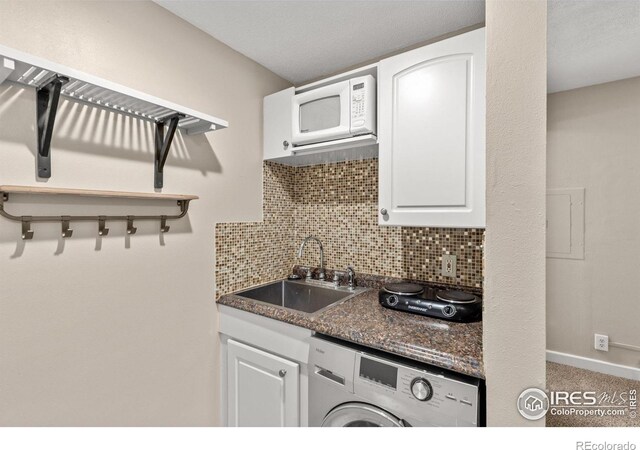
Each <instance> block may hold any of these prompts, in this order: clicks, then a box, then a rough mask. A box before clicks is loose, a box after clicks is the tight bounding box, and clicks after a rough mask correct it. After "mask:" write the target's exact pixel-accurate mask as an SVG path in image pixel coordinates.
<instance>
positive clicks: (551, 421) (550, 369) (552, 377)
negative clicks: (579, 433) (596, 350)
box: [547, 362, 640, 427]
mask: <svg viewBox="0 0 640 450" xmlns="http://www.w3.org/2000/svg"><path fill="white" fill-rule="evenodd" d="M547 389H548V390H549V391H570V392H572V391H595V392H596V393H597V395H599V394H600V393H603V392H606V393H609V395H611V394H613V393H614V392H616V393H618V394H620V393H621V392H629V391H630V390H632V389H635V390H636V392H637V393H638V395H639V396H640V381H633V380H628V379H626V378H619V377H614V376H612V375H605V374H602V373H598V372H591V371H589V370H584V369H577V368H575V367H570V366H565V365H562V364H556V363H551V362H548V363H547ZM639 399H640V397H639ZM547 426H548V427H640V403H639V409H638V417H636V418H635V419H632V418H631V417H629V416H628V414H626V415H624V416H608V417H583V416H576V415H569V416H557V415H556V416H554V415H551V414H550V413H547Z"/></svg>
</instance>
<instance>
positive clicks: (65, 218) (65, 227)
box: [60, 216, 73, 238]
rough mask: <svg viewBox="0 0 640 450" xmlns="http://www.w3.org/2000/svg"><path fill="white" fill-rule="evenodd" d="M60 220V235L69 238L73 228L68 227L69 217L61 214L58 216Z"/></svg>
mask: <svg viewBox="0 0 640 450" xmlns="http://www.w3.org/2000/svg"><path fill="white" fill-rule="evenodd" d="M60 220H61V222H62V237H63V238H70V237H71V236H73V230H72V229H71V228H69V221H70V220H71V217H69V216H62V217H60Z"/></svg>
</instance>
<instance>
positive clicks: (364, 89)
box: [349, 75, 376, 135]
mask: <svg viewBox="0 0 640 450" xmlns="http://www.w3.org/2000/svg"><path fill="white" fill-rule="evenodd" d="M375 83H376V81H375V78H373V77H372V76H371V75H367V76H364V77H358V78H353V79H351V80H350V86H349V87H350V91H351V133H352V135H355V134H365V133H375V125H374V121H375V114H374V111H375V101H376V99H375Z"/></svg>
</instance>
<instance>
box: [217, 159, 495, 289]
mask: <svg viewBox="0 0 640 450" xmlns="http://www.w3.org/2000/svg"><path fill="white" fill-rule="evenodd" d="M263 173H264V177H263V187H264V203H263V214H264V218H263V222H253V223H226V224H217V225H216V285H217V295H218V296H219V295H222V294H226V293H229V292H233V291H236V290H238V289H242V288H245V287H249V286H253V285H256V284H260V283H264V282H267V281H271V280H275V279H278V278H283V277H284V276H286V275H287V274H288V273H290V272H291V268H292V267H293V266H294V265H296V264H297V265H302V266H305V265H308V266H313V267H316V266H318V262H319V251H318V248H317V244H315V243H314V242H309V243H308V244H307V246H306V248H305V254H304V255H303V257H302V258H297V255H296V251H297V248H298V246H299V245H300V243H301V242H302V240H303V239H304V238H305V237H306V236H309V235H314V236H317V237H318V238H320V240H321V241H322V243H323V246H324V256H325V267H327V268H332V269H337V270H343V269H344V268H346V267H347V265H353V266H354V267H355V269H356V272H358V273H367V274H375V275H383V276H389V277H398V278H408V279H414V280H422V281H431V282H438V283H444V284H451V285H458V286H468V287H475V288H482V238H483V234H484V230H483V229H460V228H421V227H381V226H378V216H377V212H378V161H377V160H376V159H371V160H364V161H345V162H340V163H334V164H324V165H316V166H307V167H289V166H283V165H280V164H276V163H272V162H265V163H264V170H263ZM445 254H455V255H456V256H457V277H456V278H448V277H443V276H442V275H441V272H440V270H441V267H442V255H445Z"/></svg>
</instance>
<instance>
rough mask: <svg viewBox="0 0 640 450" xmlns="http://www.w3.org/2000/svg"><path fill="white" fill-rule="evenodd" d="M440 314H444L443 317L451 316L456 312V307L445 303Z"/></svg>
mask: <svg viewBox="0 0 640 450" xmlns="http://www.w3.org/2000/svg"><path fill="white" fill-rule="evenodd" d="M442 314H444V316H445V317H453V316H454V315H455V314H456V307H455V306H453V305H447V306H445V307H444V308H442Z"/></svg>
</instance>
